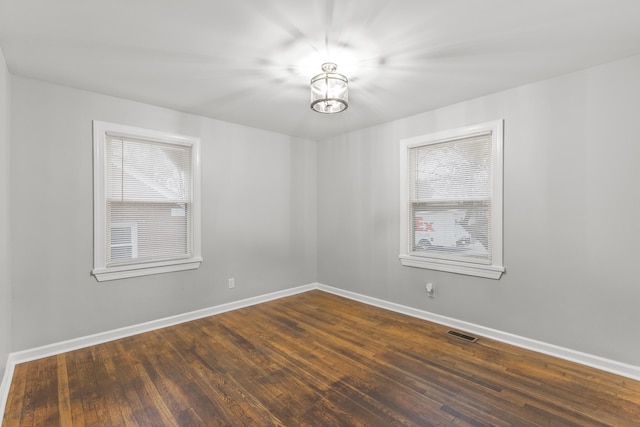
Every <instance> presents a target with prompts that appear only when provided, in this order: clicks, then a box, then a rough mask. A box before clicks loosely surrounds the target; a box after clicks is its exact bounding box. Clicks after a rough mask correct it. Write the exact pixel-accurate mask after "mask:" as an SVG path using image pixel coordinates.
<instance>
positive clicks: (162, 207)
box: [92, 121, 202, 281]
mask: <svg viewBox="0 0 640 427" xmlns="http://www.w3.org/2000/svg"><path fill="white" fill-rule="evenodd" d="M199 150H200V140H199V139H198V138H192V137H185V136H180V135H172V134H167V133H163V132H157V131H151V130H146V129H138V128H134V127H130V126H123V125H117V124H111V123H105V122H98V121H94V122H93V152H94V166H93V168H94V269H93V272H92V273H93V274H94V276H95V277H96V278H97V279H98V280H99V281H104V280H114V279H120V278H125V277H135V276H143V275H148V274H157V273H164V272H169V271H180V270H188V269H195V268H198V267H199V266H200V262H201V261H202V258H201V257H200V164H199V159H200V155H199Z"/></svg>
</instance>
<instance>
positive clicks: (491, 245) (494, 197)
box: [400, 121, 504, 278]
mask: <svg viewBox="0 0 640 427" xmlns="http://www.w3.org/2000/svg"><path fill="white" fill-rule="evenodd" d="M401 145H402V155H401V157H402V161H403V165H402V168H401V169H402V170H403V176H402V187H403V188H402V189H401V191H402V193H403V201H402V203H403V206H402V208H401V211H402V216H403V231H402V234H403V239H402V248H401V255H400V259H401V260H402V262H403V264H404V265H409V266H412V267H423V268H431V269H436V270H442V271H450V272H455V273H462V274H472V275H478V276H483V277H492V278H499V277H500V275H501V273H502V272H503V271H504V268H503V266H502V121H497V122H492V123H488V124H483V125H476V126H471V127H467V128H463V129H457V130H454V131H448V132H444V133H439V134H434V135H425V136H421V137H417V138H411V139H408V140H403V143H402V144H401ZM496 275H497V276H498V277H495V276H496Z"/></svg>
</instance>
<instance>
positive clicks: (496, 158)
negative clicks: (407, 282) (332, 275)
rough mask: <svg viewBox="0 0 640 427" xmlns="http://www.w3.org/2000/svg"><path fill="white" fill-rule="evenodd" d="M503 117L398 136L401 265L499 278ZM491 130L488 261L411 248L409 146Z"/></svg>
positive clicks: (501, 224) (502, 195) (501, 261)
mask: <svg viewBox="0 0 640 427" xmlns="http://www.w3.org/2000/svg"><path fill="white" fill-rule="evenodd" d="M503 127H504V120H502V119H499V120H494V121H490V122H486V123H480V124H476V125H471V126H465V127H461V128H457V129H451V130H446V131H442V132H436V133H432V134H426V135H420V136H416V137H412V138H405V139H401V140H400V255H399V259H400V262H401V264H402V265H403V266H407V267H416V268H424V269H429V270H436V271H445V272H450V273H458V274H465V275H470V276H477V277H484V278H489V279H500V277H501V276H502V273H503V272H504V271H505V268H504V264H503V197H504V194H503V169H504V165H503V163H504V158H503V145H504V130H503ZM488 132H491V162H492V182H491V184H492V185H491V226H490V230H491V231H490V233H491V242H492V244H491V263H486V264H485V263H479V262H477V261H476V262H474V261H472V260H469V261H465V260H461V259H460V258H459V257H455V256H447V255H442V254H439V255H437V256H433V255H430V254H428V253H422V252H420V253H418V252H415V251H411V247H410V243H411V238H412V232H411V231H412V228H411V227H412V223H411V222H410V221H409V212H410V206H409V203H411V202H410V200H409V185H410V182H411V181H410V179H411V178H410V177H409V164H408V161H409V157H408V154H409V150H410V149H412V148H416V147H421V146H426V145H432V144H441V143H447V142H453V141H456V140H459V139H463V138H471V137H474V136H478V135H484V134H487V133H488Z"/></svg>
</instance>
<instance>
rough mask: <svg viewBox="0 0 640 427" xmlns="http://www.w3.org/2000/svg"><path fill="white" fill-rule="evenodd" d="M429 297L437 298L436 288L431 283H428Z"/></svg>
mask: <svg viewBox="0 0 640 427" xmlns="http://www.w3.org/2000/svg"><path fill="white" fill-rule="evenodd" d="M427 295H429V298H435V296H436V287H435V285H434V284H433V283H431V282H429V283H427Z"/></svg>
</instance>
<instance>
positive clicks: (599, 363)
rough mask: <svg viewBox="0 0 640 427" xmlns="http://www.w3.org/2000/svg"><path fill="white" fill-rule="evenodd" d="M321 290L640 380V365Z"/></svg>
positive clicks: (325, 288) (364, 297)
mask: <svg viewBox="0 0 640 427" xmlns="http://www.w3.org/2000/svg"><path fill="white" fill-rule="evenodd" d="M318 289H319V290H322V291H324V292H328V293H331V294H334V295H338V296H341V297H345V298H349V299H352V300H354V301H358V302H362V303H365V304H368V305H373V306H375V307H380V308H384V309H386V310H390V311H395V312H397V313H401V314H406V315H407V316H412V317H416V318H419V319H423V320H428V321H430V322H434V323H438V324H441V325H445V326H449V327H451V328H455V329H461V330H463V331H467V332H471V333H473V334H477V335H480V336H483V337H486V338H491V339H494V340H496V341H501V342H504V343H506V344H511V345H514V346H517V347H521V348H525V349H527V350H533V351H537V352H539V353H543V354H547V355H549V356H555V357H558V358H560V359H565V360H569V361H571V362H575V363H579V364H581V365H586V366H590V367H592V368H596V369H600V370H602V371H607V372H611V373H613V374H617V375H621V376H624V377H627V378H631V379H633V380H636V381H640V366H634V365H628V364H625V363H621V362H617V361H615V360H610V359H605V358H603V357H599V356H594V355H592V354H587V353H582V352H579V351H576V350H571V349H568V348H564V347H559V346H557V345H554V344H548V343H545V342H542V341H536V340H533V339H530V338H525V337H521V336H518V335H514V334H510V333H508V332H502V331H499V330H496V329H491V328H487V327H484V326H480V325H476V324H473V323H469V322H465V321H462V320H457V319H453V318H451V317H446V316H441V315H439V314H434V313H430V312H428V311H424V310H419V309H416V308H412V307H407V306H404V305H401V304H396V303H393V302H389V301H385V300H381V299H378V298H373V297H370V296H367V295H362V294H358V293H355V292H351V291H345V290H343V289H338V288H334V287H331V286H327V285H323V284H320V283H319V284H318Z"/></svg>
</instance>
